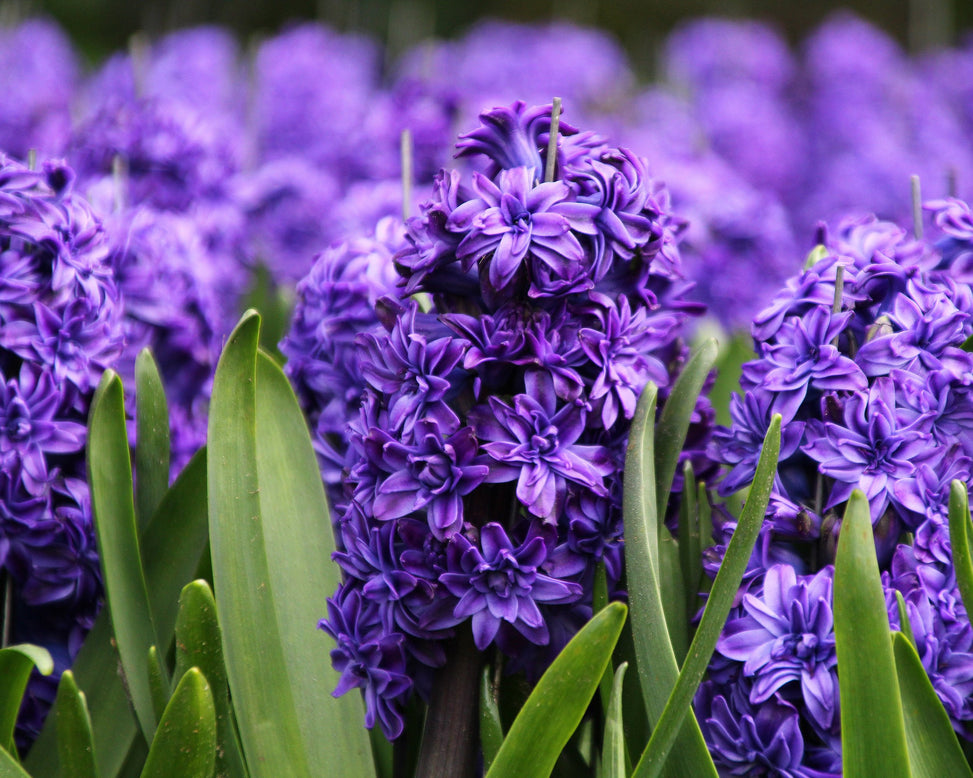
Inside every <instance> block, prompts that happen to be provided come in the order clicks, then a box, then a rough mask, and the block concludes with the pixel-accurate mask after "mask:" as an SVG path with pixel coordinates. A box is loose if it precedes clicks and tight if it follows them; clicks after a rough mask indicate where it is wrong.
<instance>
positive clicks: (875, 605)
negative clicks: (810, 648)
mask: <svg viewBox="0 0 973 778" xmlns="http://www.w3.org/2000/svg"><path fill="white" fill-rule="evenodd" d="M834 631H835V647H836V649H837V653H838V667H839V672H840V673H841V682H840V690H839V693H840V701H841V752H842V767H843V770H844V775H845V778H859V777H861V778H872V776H876V775H881V776H883V778H895V777H896V776H908V775H910V774H911V773H910V770H909V755H908V751H907V748H906V739H905V724H904V720H903V714H902V699H901V697H900V696H899V684H898V681H897V679H896V672H895V661H894V659H893V656H892V642H891V641H890V640H889V621H888V614H887V612H886V610H885V597H884V595H883V593H882V582H881V579H880V577H879V572H878V560H877V559H876V557H875V541H874V538H873V534H872V522H871V517H870V515H869V510H868V500H867V499H866V497H865V495H864V494H863V493H862V492H861V491H860V490H858V489H856V490H855V491H854V492H852V494H851V498H850V499H849V500H848V507H847V508H846V509H845V518H844V521H843V522H842V525H841V532H840V534H839V535H838V552H837V555H836V558H835V573H834Z"/></svg>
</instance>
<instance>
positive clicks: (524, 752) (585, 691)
mask: <svg viewBox="0 0 973 778" xmlns="http://www.w3.org/2000/svg"><path fill="white" fill-rule="evenodd" d="M627 610H628V609H627V608H626V607H625V605H624V604H623V603H620V602H613V603H611V604H610V605H609V606H608V607H606V608H604V609H603V610H601V611H600V612H599V613H597V614H595V616H594V617H593V618H592V619H591V621H589V622H588V623H587V624H585V626H584V627H582V628H581V629H580V630H579V631H578V633H577V634H576V635H575V636H574V637H573V638H572V639H571V640H570V642H569V643H568V644H567V645H566V646H565V647H564V649H563V650H562V651H561V653H560V654H558V656H557V658H556V659H555V660H554V661H553V662H552V663H551V666H550V667H549V668H548V669H547V672H545V673H544V675H543V676H541V679H540V680H539V681H538V682H537V685H536V686H535V687H534V690H533V691H532V692H531V693H530V696H529V697H528V698H527V702H526V703H524V707H523V708H522V709H521V711H520V713H519V714H517V718H516V719H514V723H513V725H511V727H510V731H509V732H508V733H507V736H506V738H504V741H503V745H502V746H501V747H500V751H499V752H498V753H497V756H496V759H494V760H493V764H492V765H491V766H490V770H489V772H487V774H486V775H487V778H521V777H522V776H524V775H530V776H534V777H535V778H544V776H548V775H550V774H551V771H552V770H553V769H554V764H555V762H557V758H558V755H559V754H560V753H561V751H562V749H563V748H564V746H565V744H566V743H567V742H568V740H569V739H570V738H571V735H572V734H573V733H574V731H575V729H577V727H578V724H579V722H580V721H581V717H582V716H583V715H584V712H585V710H586V709H587V707H588V703H590V702H591V698H592V697H593V696H594V694H595V690H596V689H597V688H598V680H599V679H600V678H601V674H602V673H603V672H604V671H605V668H606V667H607V666H608V662H609V660H610V659H611V655H612V651H613V649H614V648H615V643H616V642H617V641H618V636H619V635H620V634H621V631H622V625H623V624H624V623H625V615H626V613H627Z"/></svg>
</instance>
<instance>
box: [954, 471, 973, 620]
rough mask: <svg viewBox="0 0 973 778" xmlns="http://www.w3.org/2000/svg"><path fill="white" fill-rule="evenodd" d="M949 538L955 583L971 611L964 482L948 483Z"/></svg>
mask: <svg viewBox="0 0 973 778" xmlns="http://www.w3.org/2000/svg"><path fill="white" fill-rule="evenodd" d="M949 540H950V546H951V548H952V554H953V568H954V569H955V570H956V585H957V587H958V588H959V593H960V597H961V598H962V600H963V606H964V607H965V608H966V612H967V613H973V558H971V556H970V498H969V495H968V494H967V492H966V484H964V483H963V482H962V481H956V480H954V481H953V482H952V483H950V485H949Z"/></svg>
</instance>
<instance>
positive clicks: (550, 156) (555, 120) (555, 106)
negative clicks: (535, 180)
mask: <svg viewBox="0 0 973 778" xmlns="http://www.w3.org/2000/svg"><path fill="white" fill-rule="evenodd" d="M560 126H561V98H560V97H555V98H554V100H553V101H552V104H551V134H550V137H549V138H548V139H547V165H546V166H545V169H544V180H545V181H546V182H548V183H550V182H551V181H553V180H554V167H555V166H556V165H557V135H558V130H559V129H560Z"/></svg>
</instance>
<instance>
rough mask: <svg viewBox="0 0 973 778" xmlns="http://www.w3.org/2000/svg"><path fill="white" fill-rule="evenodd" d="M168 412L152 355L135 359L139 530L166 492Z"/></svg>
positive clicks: (160, 377) (137, 513)
mask: <svg viewBox="0 0 973 778" xmlns="http://www.w3.org/2000/svg"><path fill="white" fill-rule="evenodd" d="M169 445H170V444H169V411H168V408H167V406H166V394H165V389H163V386H162V376H160V375H159V367H158V365H156V363H155V360H154V359H153V358H152V352H151V351H149V350H148V349H147V348H145V349H142V351H141V353H139V355H138V357H136V359H135V473H136V477H137V479H138V480H137V482H136V486H135V503H136V516H137V517H138V525H139V529H140V530H142V529H144V528H145V526H146V525H147V524H148V523H149V519H151V518H152V516H154V515H155V512H156V510H157V509H158V507H159V504H160V503H161V502H162V498H163V497H164V496H165V493H166V492H167V491H168V490H169V454H170V448H169Z"/></svg>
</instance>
